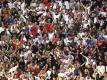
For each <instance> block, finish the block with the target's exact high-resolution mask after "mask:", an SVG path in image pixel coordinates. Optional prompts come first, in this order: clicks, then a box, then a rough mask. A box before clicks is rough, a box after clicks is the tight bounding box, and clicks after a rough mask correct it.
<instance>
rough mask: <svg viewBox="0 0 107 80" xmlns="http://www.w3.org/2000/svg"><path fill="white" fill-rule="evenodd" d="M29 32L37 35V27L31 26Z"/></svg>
mask: <svg viewBox="0 0 107 80" xmlns="http://www.w3.org/2000/svg"><path fill="white" fill-rule="evenodd" d="M30 32H31V35H33V37H34V36H36V35H37V28H36V26H33V27H31V28H30Z"/></svg>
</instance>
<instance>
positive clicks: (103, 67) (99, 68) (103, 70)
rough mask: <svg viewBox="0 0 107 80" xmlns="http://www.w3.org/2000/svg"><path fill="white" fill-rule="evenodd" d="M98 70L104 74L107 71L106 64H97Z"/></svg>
mask: <svg viewBox="0 0 107 80" xmlns="http://www.w3.org/2000/svg"><path fill="white" fill-rule="evenodd" d="M97 71H98V73H99V74H104V72H105V66H103V65H102V66H97Z"/></svg>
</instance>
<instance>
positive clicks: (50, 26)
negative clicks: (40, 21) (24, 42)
mask: <svg viewBox="0 0 107 80" xmlns="http://www.w3.org/2000/svg"><path fill="white" fill-rule="evenodd" d="M53 28H54V26H53V24H52V23H47V24H45V30H46V32H47V33H49V32H52V31H53Z"/></svg>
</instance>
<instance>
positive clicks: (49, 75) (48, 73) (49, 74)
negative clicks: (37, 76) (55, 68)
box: [47, 70, 52, 79]
mask: <svg viewBox="0 0 107 80" xmlns="http://www.w3.org/2000/svg"><path fill="white" fill-rule="evenodd" d="M51 73H52V72H51V71H50V70H48V71H47V78H48V79H50V78H51Z"/></svg>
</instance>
